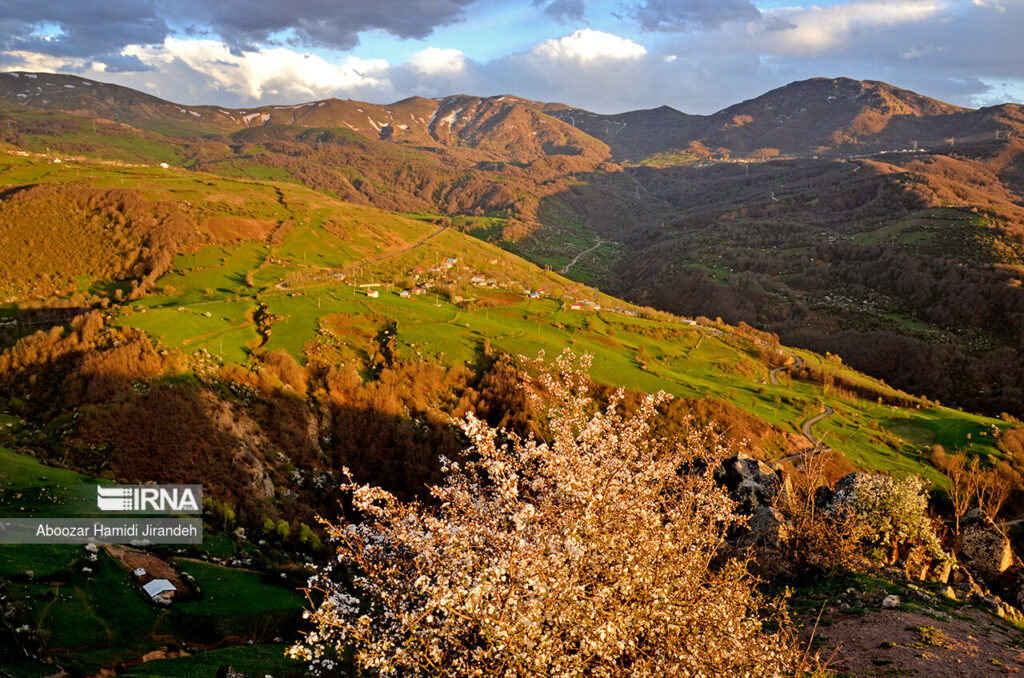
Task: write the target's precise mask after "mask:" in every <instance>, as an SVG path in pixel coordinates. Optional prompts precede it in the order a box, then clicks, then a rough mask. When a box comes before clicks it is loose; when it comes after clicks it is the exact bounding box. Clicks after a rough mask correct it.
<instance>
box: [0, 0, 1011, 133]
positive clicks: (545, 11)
mask: <svg viewBox="0 0 1024 678" xmlns="http://www.w3.org/2000/svg"><path fill="white" fill-rule="evenodd" d="M1022 28H1024V0H827V1H819V2H815V3H809V2H783V1H781V0H427V1H419V0H372V1H366V0H288V1H287V2H280V1H277V0H262V1H253V0H217V1H216V2H209V0H103V1H102V2H101V1H98V0H79V1H77V2H73V3H72V2H48V3H43V2H25V1H24V0H0V69H3V70H42V71H57V72H66V73H75V74H79V75H83V76H86V77H91V78H95V79H98V80H104V81H109V82H117V83H120V84H124V85H128V86H131V87H136V88H139V89H143V90H145V91H149V92H152V93H154V94H156V95H158V96H161V97H163V98H166V99H170V100H172V101H177V102H180V103H185V104H198V103H214V104H219V105H226V106H237V107H245V106H254V105H259V104H265V103H275V104H280V103H295V102H298V101H307V100H311V99H318V98H326V97H332V96H334V97H340V98H354V99H360V100H365V101H372V102H376V103H386V102H390V101H395V100H398V99H402V98H405V97H407V96H411V95H423V96H443V95H446V94H453V93H460V92H464V93H470V94H483V95H486V94H500V93H511V94H516V95H519V96H523V97H527V98H531V99H538V100H545V101H562V102H565V103H569V104H572V105H576V106H580V107H583V108H589V109H591V110H596V111H599V112H616V111H623V110H630V109H635V108H649V107H655V106H659V105H662V104H668V105H671V106H673V107H675V108H679V109H681V110H684V111H686V112H690V113H710V112H713V111H715V110H718V109H720V108H723V107H725V106H728V105H730V104H732V103H735V102H737V101H741V100H743V99H746V98H750V97H753V96H757V95H758V94H761V93H763V92H765V91H767V90H769V89H772V88H775V87H779V86H782V85H784V84H786V83H788V82H792V81H794V80H800V79H805V78H810V77H815V76H827V77H838V76H848V77H853V78H859V79H877V80H885V81H887V82H890V83H891V84H894V85H897V86H900V87H906V88H908V89H913V90H915V91H918V92H921V93H922V94H925V95H928V96H933V97H935V98H939V99H942V100H945V101H950V102H952V103H957V104H961V105H967V106H983V105H990V104H993V103H997V102H1004V101H1021V100H1022V99H1024V67H1022V65H1021V64H1024V41H1022V40H1021V39H1020V32H1021V29H1022Z"/></svg>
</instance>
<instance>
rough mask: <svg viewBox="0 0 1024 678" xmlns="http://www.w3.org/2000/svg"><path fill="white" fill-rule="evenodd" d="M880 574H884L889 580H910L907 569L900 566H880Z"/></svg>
mask: <svg viewBox="0 0 1024 678" xmlns="http://www.w3.org/2000/svg"><path fill="white" fill-rule="evenodd" d="M882 574H884V575H885V576H886V577H887V578H888V579H890V580H891V581H898V582H905V581H910V577H909V576H907V571H906V570H904V569H903V568H901V567H893V566H892V565H889V566H887V567H883V568H882Z"/></svg>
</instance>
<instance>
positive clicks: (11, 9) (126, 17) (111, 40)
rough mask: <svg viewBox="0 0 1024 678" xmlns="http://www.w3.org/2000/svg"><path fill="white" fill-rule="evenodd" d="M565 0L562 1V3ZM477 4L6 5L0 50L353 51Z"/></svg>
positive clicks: (319, 0)
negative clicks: (207, 46) (179, 43)
mask: <svg viewBox="0 0 1024 678" xmlns="http://www.w3.org/2000/svg"><path fill="white" fill-rule="evenodd" d="M562 1H564V0H562ZM471 2H473V0H429V1H428V2H410V1H409V0H374V1H373V2H356V1H354V0H288V1H287V2H282V1H277V0H259V1H253V0H216V1H214V2H211V1H210V0H58V1H46V0H36V1H28V2H26V0H0V48H2V49H3V50H4V51H22V52H35V53H40V54H49V55H53V56H67V57H95V56H99V55H106V54H116V53H119V52H120V51H121V50H122V49H123V48H124V47H126V46H128V45H133V44H143V45H159V44H161V43H163V41H164V38H166V37H167V36H169V35H171V34H172V31H171V29H170V28H169V24H173V25H174V26H175V27H177V28H178V29H179V30H178V31H177V34H184V35H190V36H193V37H207V38H219V39H221V40H224V41H225V42H227V43H228V44H229V45H231V46H232V48H234V50H235V51H239V50H243V49H257V47H256V46H257V45H258V44H263V45H268V44H271V43H275V44H279V45H285V44H287V43H291V44H292V46H301V47H312V46H325V47H330V48H336V49H348V48H351V47H353V46H355V45H356V44H358V42H359V34H360V33H361V32H363V31H369V30H381V31H385V32H387V33H391V34H393V35H396V36H399V37H401V38H424V37H426V36H428V35H430V34H431V33H432V32H433V30H434V29H435V28H436V27H438V26H443V25H446V24H449V23H452V22H453V21H456V20H458V19H459V18H460V17H461V16H462V11H463V8H464V7H465V6H466V5H468V4H470V3H471Z"/></svg>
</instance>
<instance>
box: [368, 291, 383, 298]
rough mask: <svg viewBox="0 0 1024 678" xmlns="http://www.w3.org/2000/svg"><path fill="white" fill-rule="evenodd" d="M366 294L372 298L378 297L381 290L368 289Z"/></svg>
mask: <svg viewBox="0 0 1024 678" xmlns="http://www.w3.org/2000/svg"><path fill="white" fill-rule="evenodd" d="M366 296H368V297H370V298H371V299H376V298H377V297H379V296H380V292H378V291H377V290H367V291H366Z"/></svg>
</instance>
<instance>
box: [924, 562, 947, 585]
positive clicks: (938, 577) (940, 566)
mask: <svg viewBox="0 0 1024 678" xmlns="http://www.w3.org/2000/svg"><path fill="white" fill-rule="evenodd" d="M952 572H953V561H952V560H938V561H936V562H935V565H933V566H932V570H931V572H929V573H928V581H937V582H939V583H940V584H948V583H949V575H950V574H951V573H952Z"/></svg>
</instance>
